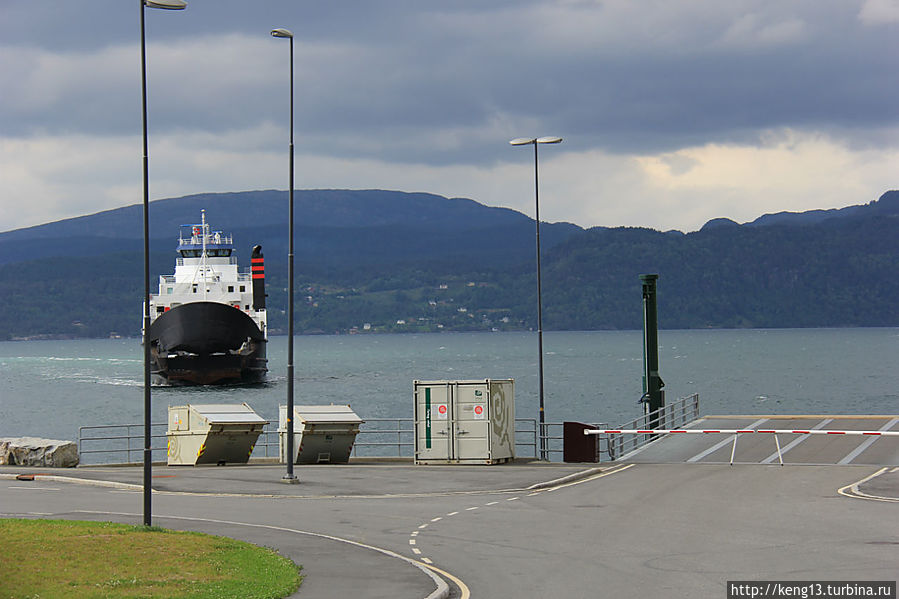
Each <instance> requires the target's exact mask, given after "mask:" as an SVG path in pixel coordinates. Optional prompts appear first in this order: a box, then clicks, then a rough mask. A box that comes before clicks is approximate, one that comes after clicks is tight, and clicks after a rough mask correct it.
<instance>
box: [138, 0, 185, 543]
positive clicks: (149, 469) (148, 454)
mask: <svg viewBox="0 0 899 599" xmlns="http://www.w3.org/2000/svg"><path fill="white" fill-rule="evenodd" d="M145 6H149V7H150V8H162V9H165V10H183V9H184V8H187V3H186V2H184V1H183V0H140V73H141V99H142V105H141V106H142V117H143V130H144V131H143V132H144V526H150V525H151V524H152V519H153V517H152V503H151V496H152V494H153V488H152V481H153V450H152V449H151V447H150V443H151V436H152V435H151V431H150V428H151V427H150V421H151V418H152V416H151V414H150V412H151V409H150V407H151V405H150V404H151V402H150V342H149V339H148V335H149V334H150V167H149V160H148V159H147V36H146V33H145V29H146V28H145V27H144V7H145Z"/></svg>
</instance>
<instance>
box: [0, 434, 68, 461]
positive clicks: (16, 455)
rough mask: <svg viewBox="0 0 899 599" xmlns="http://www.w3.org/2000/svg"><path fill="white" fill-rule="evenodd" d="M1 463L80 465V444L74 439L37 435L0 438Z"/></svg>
mask: <svg viewBox="0 0 899 599" xmlns="http://www.w3.org/2000/svg"><path fill="white" fill-rule="evenodd" d="M0 464H8V465H10V466H13V465H15V466H45V467H49V468H72V467H75V466H77V465H78V446H77V445H76V444H75V443H73V442H72V441H59V440H56V439H39V438H37V437H19V438H17V439H0Z"/></svg>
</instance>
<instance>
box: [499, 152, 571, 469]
mask: <svg viewBox="0 0 899 599" xmlns="http://www.w3.org/2000/svg"><path fill="white" fill-rule="evenodd" d="M561 142H562V138H561V137H536V138H534V137H518V138H516V139H513V140H512V141H510V142H509V143H510V144H512V145H513V146H527V145H532V146H534V205H535V206H536V215H535V218H534V221H535V222H536V223H537V352H538V354H537V369H538V370H537V378H538V384H539V386H540V412H539V418H540V429H539V430H540V459H541V460H546V459H548V454H547V451H546V430H545V428H544V426H545V421H546V413H545V412H544V409H543V294H542V289H541V280H540V186H539V185H538V178H537V146H538V145H540V144H557V143H561Z"/></svg>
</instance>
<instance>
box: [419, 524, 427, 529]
mask: <svg viewBox="0 0 899 599" xmlns="http://www.w3.org/2000/svg"><path fill="white" fill-rule="evenodd" d="M427 527H428V525H427V524H422V525H421V526H419V527H418V529H419V530H421V529H423V528H427Z"/></svg>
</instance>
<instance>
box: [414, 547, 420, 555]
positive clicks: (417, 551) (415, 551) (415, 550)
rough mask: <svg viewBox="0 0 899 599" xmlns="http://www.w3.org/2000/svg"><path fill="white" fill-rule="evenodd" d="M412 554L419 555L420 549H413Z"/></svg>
mask: <svg viewBox="0 0 899 599" xmlns="http://www.w3.org/2000/svg"><path fill="white" fill-rule="evenodd" d="M412 553H414V554H415V555H421V549H419V548H418V547H413V548H412Z"/></svg>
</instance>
